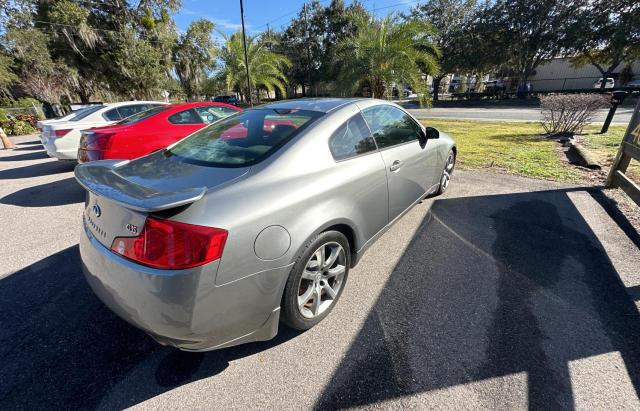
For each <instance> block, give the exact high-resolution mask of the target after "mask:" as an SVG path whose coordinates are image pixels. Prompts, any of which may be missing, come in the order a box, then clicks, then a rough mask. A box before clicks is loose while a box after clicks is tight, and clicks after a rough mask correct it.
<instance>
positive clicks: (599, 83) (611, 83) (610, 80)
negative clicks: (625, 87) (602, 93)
mask: <svg viewBox="0 0 640 411" xmlns="http://www.w3.org/2000/svg"><path fill="white" fill-rule="evenodd" d="M615 84H616V82H615V80H614V79H613V78H611V77H607V81H606V83H605V84H604V88H613V87H615ZM600 87H602V77H600V78H599V79H598V81H596V82H595V83H593V88H600Z"/></svg>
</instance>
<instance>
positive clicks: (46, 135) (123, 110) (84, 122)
mask: <svg viewBox="0 0 640 411" xmlns="http://www.w3.org/2000/svg"><path fill="white" fill-rule="evenodd" d="M166 104H167V103H163V102H159V101H124V102H121V103H111V104H103V105H96V106H91V107H88V108H87V109H86V110H84V111H82V113H79V114H77V115H76V116H74V117H73V118H71V119H69V120H66V121H56V122H53V123H49V124H45V125H44V128H43V130H42V139H43V142H42V144H43V145H44V148H45V149H46V150H47V154H48V155H49V156H50V157H54V158H57V159H59V160H74V161H75V160H76V159H77V157H78V146H79V145H80V134H81V131H82V130H84V129H87V128H91V127H97V126H104V125H107V124H112V123H115V122H116V121H120V120H122V119H124V118H127V117H129V116H132V115H134V114H137V113H140V112H142V111H146V110H148V109H150V108H153V107H158V106H163V105H166Z"/></svg>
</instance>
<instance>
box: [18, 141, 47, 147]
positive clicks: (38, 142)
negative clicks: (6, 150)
mask: <svg viewBox="0 0 640 411" xmlns="http://www.w3.org/2000/svg"><path fill="white" fill-rule="evenodd" d="M33 144H38V145H42V141H40V140H32V141H23V142H22V143H17V144H16V145H17V146H28V145H33Z"/></svg>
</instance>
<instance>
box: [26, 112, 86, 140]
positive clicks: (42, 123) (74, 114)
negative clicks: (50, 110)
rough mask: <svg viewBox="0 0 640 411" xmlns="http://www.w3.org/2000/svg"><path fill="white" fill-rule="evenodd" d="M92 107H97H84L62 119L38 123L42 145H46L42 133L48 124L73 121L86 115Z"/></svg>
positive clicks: (57, 118) (51, 119)
mask: <svg viewBox="0 0 640 411" xmlns="http://www.w3.org/2000/svg"><path fill="white" fill-rule="evenodd" d="M91 107H95V106H88V107H82V108H79V109H77V110H74V111H72V112H70V113H69V114H65V115H64V116H62V117H56V118H50V119H47V120H40V121H38V122H37V123H36V128H37V129H38V131H39V132H40V141H41V142H42V144H44V135H43V133H42V131H43V129H44V126H46V125H47V124H53V123H57V122H60V121H68V120H71V119H72V118H74V117H75V116H77V115H80V114H82V113H84V112H85V111H86V110H89V109H90V108H91Z"/></svg>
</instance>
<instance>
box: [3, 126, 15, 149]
mask: <svg viewBox="0 0 640 411" xmlns="http://www.w3.org/2000/svg"><path fill="white" fill-rule="evenodd" d="M0 140H2V145H3V149H7V150H8V149H14V148H16V146H15V145H14V144H13V143H12V142H11V140H9V137H7V134H6V133H5V132H4V130H3V129H2V127H0Z"/></svg>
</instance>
